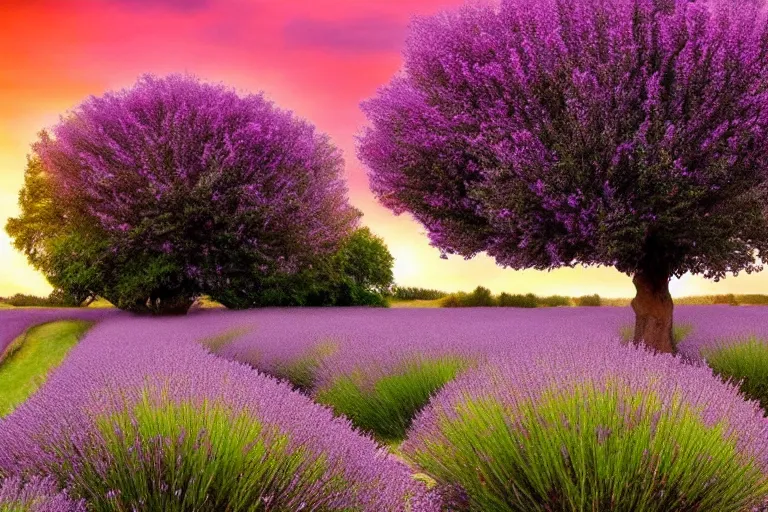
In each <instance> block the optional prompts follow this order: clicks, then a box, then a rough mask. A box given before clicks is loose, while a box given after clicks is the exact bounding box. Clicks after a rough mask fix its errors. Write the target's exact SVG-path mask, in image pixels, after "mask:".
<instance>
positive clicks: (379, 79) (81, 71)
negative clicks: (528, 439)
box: [0, 0, 768, 297]
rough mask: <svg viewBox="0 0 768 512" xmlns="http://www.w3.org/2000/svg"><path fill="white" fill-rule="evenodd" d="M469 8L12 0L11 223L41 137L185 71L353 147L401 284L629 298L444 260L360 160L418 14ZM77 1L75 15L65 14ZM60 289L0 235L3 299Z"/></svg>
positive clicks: (621, 279) (598, 276) (5, 23)
mask: <svg viewBox="0 0 768 512" xmlns="http://www.w3.org/2000/svg"><path fill="white" fill-rule="evenodd" d="M459 3H460V0H293V1H291V0H83V1H76V0H75V1H73V0H67V1H60V0H3V1H2V2H1V3H0V225H3V226H4V225H5V221H6V219H7V218H8V217H9V216H13V215H15V214H16V213H17V211H18V210H17V206H16V198H17V194H18V191H19V189H20V188H21V185H22V179H23V171H24V165H25V161H26V160H25V159H26V154H27V152H28V150H29V145H30V143H31V142H32V141H33V140H34V139H35V135H36V133H37V132H38V131H39V130H40V129H41V128H44V127H48V126H50V125H51V124H53V123H55V122H56V120H57V119H58V116H59V115H60V114H61V113H63V112H65V111H66V110H67V109H69V108H72V107H73V106H75V105H77V104H78V103H79V102H80V101H81V100H82V99H84V98H85V97H86V96H88V95H91V94H95V95H100V94H102V93H103V92H104V91H105V90H108V89H113V88H120V87H125V86H129V85H131V84H132V83H133V82H134V81H135V79H136V78H137V77H138V76H139V75H140V74H142V73H146V72H151V73H156V74H166V73H171V72H188V73H192V74H195V75H197V76H199V77H201V78H203V79H206V80H211V81H216V82H226V83H228V84H230V85H232V86H234V87H235V88H237V89H239V90H242V91H244V92H245V91H248V92H256V91H264V92H265V93H266V95H267V97H269V98H270V99H272V100H274V101H275V102H276V103H278V104H279V105H280V106H282V107H284V108H289V109H291V110H294V111H295V112H296V113H297V114H299V115H300V116H302V117H305V118H307V119H310V120H311V121H312V122H313V123H315V124H316V125H317V126H318V128H319V129H320V130H322V131H324V132H327V133H328V134H330V136H331V137H332V138H333V140H334V141H335V142H336V144H337V145H338V146H339V147H340V148H341V149H342V150H343V151H344V153H345V156H346V161H347V179H348V181H349V186H350V197H351V200H352V202H353V203H354V204H355V205H356V206H357V207H359V208H361V209H362V210H363V212H364V213H365V217H364V223H365V224H367V225H369V226H370V227H371V228H372V229H373V230H374V231H375V232H376V233H378V234H379V235H381V236H383V237H384V239H385V240H386V242H387V244H388V245H389V248H390V251H391V252H392V253H393V254H394V256H395V258H396V263H395V277H396V281H397V282H398V283H399V284H402V285H410V286H425V287H431V288H442V289H445V290H449V291H452V290H459V289H470V288H473V287H474V286H477V285H478V284H482V285H484V286H487V287H489V288H491V289H492V290H494V291H496V292H500V291H511V292H522V293H526V292H529V291H530V292H536V293H539V294H553V293H560V294H567V295H581V294H585V293H599V294H601V295H603V296H609V297H610V296H613V297H617V296H618V297H628V296H631V295H633V294H634V293H633V292H634V290H633V287H632V284H631V282H630V280H629V278H628V277H626V276H624V275H622V274H619V273H618V272H616V271H614V270H613V269H606V268H588V269H584V268H577V269H562V270H557V271H552V272H539V271H521V272H516V271H512V270H505V269H502V268H499V267H497V266H496V265H495V264H494V262H493V261H492V260H491V259H489V258H487V257H485V256H482V257H477V258H475V259H474V260H470V261H465V260H463V259H462V258H459V257H452V258H450V259H449V260H441V259H440V258H439V253H438V251H437V250H436V249H433V248H431V247H429V246H428V244H427V241H426V236H425V235H424V230H423V229H422V228H421V227H420V226H419V225H418V224H416V223H415V222H414V221H412V220H411V219H410V218H408V217H407V216H401V217H395V216H394V215H392V214H391V213H390V212H389V211H387V210H385V209H384V208H382V207H381V206H379V205H377V204H376V203H375V202H374V200H373V197H372V195H371V193H370V192H369V190H368V186H367V180H366V176H365V173H364V171H363V170H362V168H361V166H360V163H359V162H358V161H357V160H356V158H355V156H354V135H355V134H356V133H357V132H358V130H359V128H360V126H361V125H362V124H363V123H364V121H365V120H364V117H363V115H362V114H361V113H360V111H359V109H358V104H359V103H360V101H361V100H363V99H365V98H367V97H369V96H372V95H373V94H374V92H375V90H376V88H377V87H378V86H379V85H381V84H383V83H385V82H386V81H387V80H388V79H389V78H390V77H391V75H392V74H393V73H395V72H396V71H397V69H398V68H399V67H400V63H401V58H400V50H401V47H402V41H403V38H404V34H405V29H406V26H407V23H408V20H409V19H410V17H411V16H413V15H415V14H429V13H433V12H435V11H437V10H440V9H442V8H447V7H452V6H455V5H458V4H459ZM65 5H66V7H64V6H65ZM49 289H50V287H49V286H48V284H47V283H46V281H45V279H43V277H42V276H40V275H39V274H38V273H37V272H36V271H34V270H33V269H31V268H30V267H29V266H28V265H27V263H26V260H25V259H24V257H23V256H22V255H20V254H19V253H17V252H16V251H15V250H14V249H13V247H12V246H11V243H10V240H9V239H8V237H7V235H6V234H5V232H4V231H3V232H1V233H0V296H2V295H9V294H12V293H16V292H25V293H36V294H44V293H47V292H48V291H49ZM766 290H768V271H766V272H764V273H761V274H758V275H752V276H739V277H738V278H728V279H726V280H725V281H722V282H721V283H713V282H709V281H705V280H703V279H700V278H695V277H691V276H685V277H684V278H683V279H682V280H680V281H675V282H673V283H672V294H673V295H676V296H680V295H694V294H705V293H759V292H765V291H766Z"/></svg>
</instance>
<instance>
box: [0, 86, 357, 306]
mask: <svg viewBox="0 0 768 512" xmlns="http://www.w3.org/2000/svg"><path fill="white" fill-rule="evenodd" d="M342 173H343V161H342V158H341V154H340V152H339V150H338V149H337V148H335V147H334V146H333V144H331V142H330V140H329V139H328V137H326V136H325V135H322V134H319V133H317V132H316V131H315V128H314V127H313V126H312V125H310V124H309V123H307V122H305V121H303V120H301V119H298V118H296V117H295V116H294V115H293V114H291V113H290V112H287V111H284V110H281V109H279V108H277V107H275V106H274V105H273V104H271V103H270V102H268V101H267V100H265V99H264V98H263V97H262V96H260V95H247V96H240V95H238V94H237V93H235V92H234V91H232V90H230V89H228V88H226V87H224V86H221V85H213V84H206V83H203V82H201V81H199V80H197V79H195V78H192V77H188V76H180V75H171V76H168V77H164V78H158V77H154V76H151V75H147V76H144V77H142V78H141V79H140V80H139V81H138V83H137V84H136V85H135V86H134V87H132V88H130V89H126V90H121V91H117V92H109V93H107V94H105V95H104V96H102V97H91V98H89V99H87V100H86V101H84V102H83V103H82V104H81V105H79V106H78V107H77V108H76V109H74V110H73V111H72V112H70V113H68V114H67V115H66V116H65V117H63V118H62V120H61V121H60V122H59V123H58V124H57V125H56V126H55V127H54V128H53V129H52V131H51V132H50V133H48V132H42V133H41V134H40V137H39V140H38V141H37V142H36V143H35V144H34V145H33V154H32V156H31V157H30V159H29V163H28V166H27V172H26V179H25V185H24V189H23V190H22V191H21V194H20V206H21V215H20V216H19V217H18V218H15V219H11V220H9V221H8V224H7V228H6V229H7V231H8V233H9V234H10V236H11V237H12V238H13V240H14V243H15V245H16V247H17V248H19V249H20V250H22V251H23V252H24V253H25V254H26V255H27V257H28V259H29V261H30V263H32V265H34V266H35V267H36V268H38V269H39V270H41V271H42V272H43V273H44V274H45V275H46V277H47V278H48V280H49V281H50V282H51V283H52V284H53V285H54V286H55V287H57V288H59V289H61V290H63V291H64V292H66V293H68V294H71V295H73V296H75V297H88V296H95V295H99V296H102V297H104V298H106V299H107V300H109V301H110V302H112V303H113V304H115V305H116V306H118V307H120V308H123V309H127V310H131V311H136V312H151V313H183V312H185V311H186V310H187V309H188V308H189V306H190V305H191V304H192V302H193V301H194V299H195V298H196V297H197V296H199V295H201V294H204V293H207V294H211V295H213V294H222V293H223V290H227V291H228V293H229V294H230V295H232V296H234V297H236V296H238V295H241V294H244V293H247V292H248V291H249V289H250V287H252V286H253V285H254V283H255V284H256V285H258V284H260V283H263V282H264V281H267V280H269V278H270V276H273V275H275V274H281V275H282V274H291V273H296V272H298V271H300V270H301V269H303V268H306V267H307V266H309V265H310V264H311V262H312V261H314V260H315V259H316V258H318V257H321V256H326V255H329V254H333V253H334V252H335V251H336V250H337V249H338V247H339V245H340V244H341V242H342V241H343V240H344V239H345V238H346V237H348V236H349V235H350V234H351V232H352V230H353V229H354V228H355V226H356V224H357V219H358V218H359V212H358V211H357V210H355V209H354V208H352V207H351V206H350V205H349V204H348V201H347V190H346V186H345V184H344V181H343V179H342ZM254 275H256V276H258V277H257V279H255V280H253V281H252V282H251V281H248V280H250V279H251V278H252V277H253V276H254ZM246 282H248V286H245V287H243V286H241V285H243V283H246Z"/></svg>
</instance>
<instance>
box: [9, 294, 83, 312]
mask: <svg viewBox="0 0 768 512" xmlns="http://www.w3.org/2000/svg"><path fill="white" fill-rule="evenodd" d="M0 302H3V303H5V304H9V305H11V306H15V307H17V308H23V307H38V308H63V307H78V306H80V304H78V303H76V302H75V300H74V299H73V298H72V297H70V296H69V295H67V294H65V293H63V292H62V291H60V290H54V291H52V292H51V294H50V295H48V296H47V297H38V296H37V295H27V294H24V293H17V294H15V295H12V296H10V297H0Z"/></svg>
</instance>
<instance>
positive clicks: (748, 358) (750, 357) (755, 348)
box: [701, 337, 768, 411]
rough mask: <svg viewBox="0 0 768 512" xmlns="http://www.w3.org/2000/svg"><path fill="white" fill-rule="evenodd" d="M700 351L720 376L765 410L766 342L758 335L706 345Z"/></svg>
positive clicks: (767, 388)
mask: <svg viewBox="0 0 768 512" xmlns="http://www.w3.org/2000/svg"><path fill="white" fill-rule="evenodd" d="M701 355H702V357H703V358H704V360H705V361H706V362H707V364H708V365H709V367H710V368H712V370H713V371H714V372H715V373H716V374H717V375H719V376H720V377H721V378H722V379H723V380H726V381H730V382H733V383H734V384H737V385H738V386H739V389H740V390H741V392H742V393H744V395H746V397H747V398H748V399H750V400H757V401H759V402H760V406H761V407H762V408H763V409H765V410H766V411H768V342H766V341H765V340H763V339H758V338H754V337H753V338H748V339H746V340H741V341H732V342H728V343H719V344H716V345H713V346H708V347H707V346H705V347H702V349H701Z"/></svg>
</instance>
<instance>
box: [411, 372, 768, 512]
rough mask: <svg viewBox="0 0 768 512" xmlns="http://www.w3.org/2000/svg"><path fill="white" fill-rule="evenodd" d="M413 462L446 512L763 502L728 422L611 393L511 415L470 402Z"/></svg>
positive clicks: (549, 396) (654, 509)
mask: <svg viewBox="0 0 768 512" xmlns="http://www.w3.org/2000/svg"><path fill="white" fill-rule="evenodd" d="M678 398H679V397H678ZM409 457H410V458H411V459H412V460H413V462H415V463H416V464H418V465H419V466H420V467H422V468H424V470H425V471H426V472H427V473H428V474H430V475H432V476H433V477H434V478H435V479H436V480H437V481H438V483H439V484H440V485H441V486H443V487H444V488H446V489H447V490H448V493H449V494H451V492H450V491H453V496H452V499H453V501H454V502H455V503H454V508H451V510H473V511H486V510H493V511H496V512H504V511H515V512H536V511H540V512H545V511H564V512H565V511H573V512H576V511H579V512H585V511H592V510H601V511H603V510H605V511H607V510H638V511H640V510H642V511H643V512H668V511H670V510H675V511H680V512H682V511H690V512H693V511H701V510H717V511H720V512H743V511H745V510H750V507H751V506H755V505H757V504H759V503H760V502H761V500H762V499H763V498H764V496H765V495H766V493H768V480H766V478H765V477H764V475H763V474H762V472H761V470H760V468H759V466H758V465H757V464H756V463H755V462H754V461H752V460H748V459H746V458H744V457H742V456H741V455H740V454H739V453H738V450H737V447H736V442H735V440H734V439H733V438H731V437H730V436H729V435H728V433H727V425H726V424H725V423H724V422H722V421H721V422H719V423H717V424H715V425H706V424H705V423H704V422H703V421H702V419H701V418H700V417H699V416H698V414H697V412H696V411H693V410H690V408H689V407H686V405H685V404H684V403H682V402H680V401H679V400H677V398H675V402H674V403H673V404H671V407H669V408H666V407H662V403H661V401H660V400H659V398H658V397H656V396H654V395H653V394H647V393H643V392H629V391H627V390H623V389H621V388H616V387H611V386H610V385H609V386H608V388H607V389H597V388H594V387H590V386H581V387H578V388H576V389H574V390H573V391H572V392H570V393H568V392H566V393H561V392H555V393H545V394H544V395H543V397H542V399H541V400H539V401H538V402H537V403H532V402H531V401H527V402H525V403H523V404H522V405H521V406H520V407H519V408H518V409H516V410H507V409H505V408H504V407H503V406H502V405H500V403H499V402H497V401H495V400H493V399H482V398H478V399H469V400H467V401H465V402H463V403H462V404H461V406H460V407H459V408H458V409H457V410H456V411H455V415H454V416H453V417H451V418H443V419H442V420H441V423H440V437H439V438H436V439H432V441H431V442H430V443H429V444H427V445H422V448H421V449H419V450H416V451H415V452H414V451H412V452H410V453H409Z"/></svg>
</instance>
